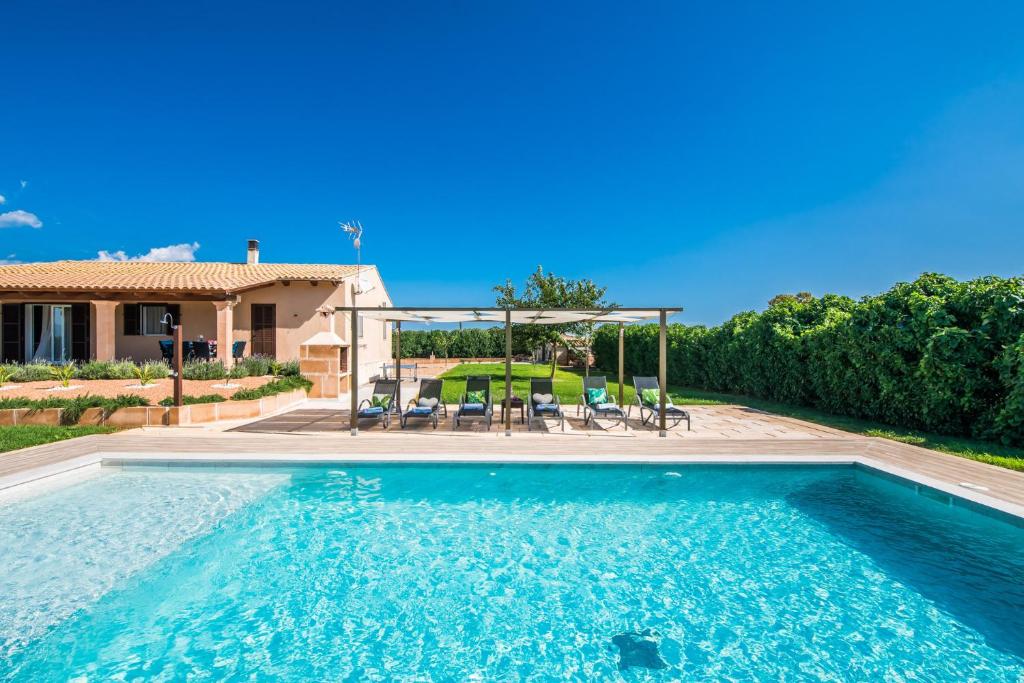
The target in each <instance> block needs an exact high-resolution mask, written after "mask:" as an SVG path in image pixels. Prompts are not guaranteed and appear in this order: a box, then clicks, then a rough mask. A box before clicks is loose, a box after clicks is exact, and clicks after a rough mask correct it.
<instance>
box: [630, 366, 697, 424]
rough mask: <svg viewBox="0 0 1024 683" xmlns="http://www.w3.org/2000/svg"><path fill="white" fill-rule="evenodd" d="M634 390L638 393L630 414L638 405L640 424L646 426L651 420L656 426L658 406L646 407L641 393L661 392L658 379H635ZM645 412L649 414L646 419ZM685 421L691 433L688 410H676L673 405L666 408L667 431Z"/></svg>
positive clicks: (631, 405)
mask: <svg viewBox="0 0 1024 683" xmlns="http://www.w3.org/2000/svg"><path fill="white" fill-rule="evenodd" d="M633 389H634V390H635V391H636V396H635V397H634V399H635V400H634V403H633V404H630V406H629V412H630V413H632V412H633V405H637V406H639V408H640V424H642V425H646V424H647V422H648V420H650V422H651V424H652V425H654V424H656V423H655V418H656V417H658V406H657V405H655V406H653V407H652V406H648V405H646V404H645V403H644V401H643V398H642V397H641V393H642V391H643V390H644V389H655V390H659V391H660V389H661V386H660V385H659V384H658V378H657V377H634V378H633ZM667 398H668V395H667V394H666V399H667ZM645 411H646V412H647V413H648V414H647V416H646V417H644V412H645ZM669 420H671V421H672V424H669ZM683 420H686V431H690V413H689V412H688V411H686V410H683V409H682V408H676V407H675V406H673V405H666V406H665V428H666V429H672V428H673V427H676V426H678V425H679V423H680V422H682V421H683Z"/></svg>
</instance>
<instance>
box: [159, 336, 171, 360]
mask: <svg viewBox="0 0 1024 683" xmlns="http://www.w3.org/2000/svg"><path fill="white" fill-rule="evenodd" d="M159 341H160V356H161V357H162V358H163V359H164V360H165V361H167V364H168V365H171V364H172V363H174V342H173V341H171V340H170V339H161V340H159Z"/></svg>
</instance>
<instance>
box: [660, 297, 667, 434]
mask: <svg viewBox="0 0 1024 683" xmlns="http://www.w3.org/2000/svg"><path fill="white" fill-rule="evenodd" d="M667 318H668V314H667V312H666V311H665V309H664V308H663V309H661V311H659V312H658V436H668V429H667V428H666V427H665V407H666V403H667V402H668V401H667V400H666V399H667V396H668V394H667V391H668V385H667V384H666V382H667V381H668V362H667V360H668V359H667V357H666V356H667V355H668V354H667V350H668V349H667V346H668V339H667V336H668V335H667V330H666V329H665V328H666V322H667Z"/></svg>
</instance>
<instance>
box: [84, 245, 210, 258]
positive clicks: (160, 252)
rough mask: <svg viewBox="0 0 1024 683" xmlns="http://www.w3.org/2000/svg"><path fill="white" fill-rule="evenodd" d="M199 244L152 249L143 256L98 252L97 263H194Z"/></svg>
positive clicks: (122, 252)
mask: <svg viewBox="0 0 1024 683" xmlns="http://www.w3.org/2000/svg"><path fill="white" fill-rule="evenodd" d="M198 249H199V242H193V243H192V244H188V243H187V242H186V243H183V244H169V245H167V246H166V247H153V248H152V249H150V250H149V251H147V252H146V253H145V254H136V255H135V256H129V255H128V254H126V253H125V252H124V250H118V251H99V252H97V253H96V260H97V261H195V260H196V251H197V250H198Z"/></svg>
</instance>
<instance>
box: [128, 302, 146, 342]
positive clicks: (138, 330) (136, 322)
mask: <svg viewBox="0 0 1024 683" xmlns="http://www.w3.org/2000/svg"><path fill="white" fill-rule="evenodd" d="M140 313H141V310H140V308H139V304H124V333H125V336H129V335H133V336H138V335H140V334H142V319H141V316H140Z"/></svg>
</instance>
